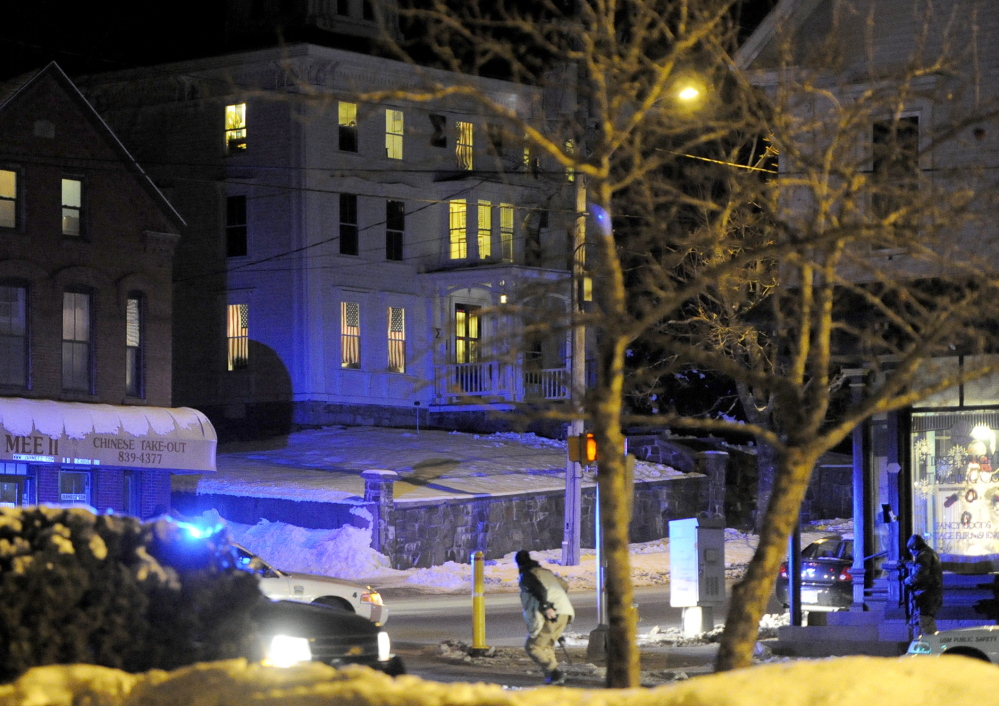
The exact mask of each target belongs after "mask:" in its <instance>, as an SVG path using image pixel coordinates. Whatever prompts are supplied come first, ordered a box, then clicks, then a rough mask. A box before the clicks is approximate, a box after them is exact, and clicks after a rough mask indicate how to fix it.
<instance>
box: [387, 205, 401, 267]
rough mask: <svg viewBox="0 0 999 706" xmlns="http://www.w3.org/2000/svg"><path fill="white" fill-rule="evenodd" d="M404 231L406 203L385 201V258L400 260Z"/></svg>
mask: <svg viewBox="0 0 999 706" xmlns="http://www.w3.org/2000/svg"><path fill="white" fill-rule="evenodd" d="M405 232H406V204H404V203H403V202H402V201H386V202H385V259H386V260H402V241H403V235H404V234H405Z"/></svg>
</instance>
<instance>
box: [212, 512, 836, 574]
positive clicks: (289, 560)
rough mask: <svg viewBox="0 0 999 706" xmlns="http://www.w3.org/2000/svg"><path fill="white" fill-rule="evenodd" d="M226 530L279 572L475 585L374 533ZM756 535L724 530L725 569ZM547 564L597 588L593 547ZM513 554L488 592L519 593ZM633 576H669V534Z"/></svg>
mask: <svg viewBox="0 0 999 706" xmlns="http://www.w3.org/2000/svg"><path fill="white" fill-rule="evenodd" d="M205 521H206V522H209V523H214V522H216V521H218V514H217V513H215V514H212V513H206V515H205ZM226 525H227V527H228V530H229V535H230V537H231V538H232V540H233V541H234V542H236V543H237V544H241V545H243V546H244V547H246V548H247V549H249V550H250V551H251V552H253V553H254V554H257V555H259V556H260V557H262V558H263V559H264V560H265V561H267V562H269V563H270V564H273V565H274V566H275V567H277V568H278V569H283V570H285V571H293V572H299V573H305V574H319V575H322V576H332V577H334V578H342V579H349V580H352V581H356V582H358V583H366V584H370V585H373V586H375V587H376V588H381V589H385V588H400V587H404V588H408V589H411V590H416V591H421V592H428V593H448V592H454V593H460V592H466V591H468V590H470V588H471V585H472V567H471V564H459V563H457V562H454V561H449V562H447V563H445V564H441V565H439V566H432V567H429V568H420V569H407V570H405V571H399V570H395V569H391V568H389V560H388V557H386V556H385V555H384V554H380V553H378V552H376V551H375V550H374V549H372V548H371V532H370V530H362V529H358V528H356V527H342V528H340V529H336V530H310V529H304V528H302V527H296V526H294V525H289V524H286V523H284V522H268V521H267V520H261V521H260V522H259V523H258V524H256V525H242V524H239V523H236V522H226ZM852 530H853V527H852V523H851V521H850V520H843V519H832V520H823V521H821V522H819V523H816V524H814V525H808V526H806V527H804V528H803V532H802V539H801V541H802V546H806V545H807V544H808V543H810V542H814V541H815V540H816V539H818V538H819V537H822V536H825V535H828V534H832V533H845V532H851V531H852ZM758 541H759V537H757V536H756V535H755V534H747V533H745V532H741V531H739V530H736V529H731V528H729V529H726V530H725V574H726V576H727V577H728V578H729V579H738V578H741V577H742V575H743V574H744V573H745V571H746V565H747V564H748V563H749V561H750V559H752V557H753V552H755V551H756V545H757V543H758ZM531 555H532V556H533V557H534V558H535V559H536V560H537V561H538V562H540V563H541V564H542V565H543V566H547V567H548V568H550V569H551V570H552V571H554V572H555V573H557V574H558V575H559V576H561V577H562V578H564V579H565V580H566V581H567V582H568V583H569V587H570V589H571V590H573V591H585V590H592V589H595V587H596V558H597V557H596V552H595V551H594V550H593V549H582V550H581V551H580V562H579V564H578V565H577V566H562V550H561V549H546V550H542V551H534V552H531ZM513 557H514V552H510V553H509V554H507V555H506V556H504V557H502V558H500V559H489V560H487V561H486V563H485V567H484V571H483V574H484V577H485V583H486V587H487V590H489V591H493V592H507V591H510V592H513V591H517V590H518V587H517V579H518V573H517V564H516V562H515V561H514V559H513ZM631 578H632V583H633V584H634V585H635V586H659V585H662V584H665V583H667V582H668V581H669V538H665V539H657V540H653V541H651V542H642V543H636V544H632V545H631Z"/></svg>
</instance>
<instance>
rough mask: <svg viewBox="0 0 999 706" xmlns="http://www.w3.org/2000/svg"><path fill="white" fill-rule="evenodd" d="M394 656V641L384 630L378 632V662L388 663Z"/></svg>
mask: <svg viewBox="0 0 999 706" xmlns="http://www.w3.org/2000/svg"><path fill="white" fill-rule="evenodd" d="M391 656H392V641H391V640H390V639H389V636H388V633H387V632H385V631H384V630H380V631H379V632H378V661H379V662H387V661H388V660H389V658H390V657H391Z"/></svg>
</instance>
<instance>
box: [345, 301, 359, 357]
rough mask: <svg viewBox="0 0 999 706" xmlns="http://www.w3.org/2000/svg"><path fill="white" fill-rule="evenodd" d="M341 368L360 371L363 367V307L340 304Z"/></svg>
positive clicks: (352, 303)
mask: <svg viewBox="0 0 999 706" xmlns="http://www.w3.org/2000/svg"><path fill="white" fill-rule="evenodd" d="M340 367H341V368H346V369H348V370H359V369H360V367H361V305H360V304H359V303H358V302H341V303H340Z"/></svg>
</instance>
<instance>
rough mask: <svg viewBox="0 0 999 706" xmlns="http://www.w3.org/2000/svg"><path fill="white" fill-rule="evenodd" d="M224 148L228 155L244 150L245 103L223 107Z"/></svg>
mask: <svg viewBox="0 0 999 706" xmlns="http://www.w3.org/2000/svg"><path fill="white" fill-rule="evenodd" d="M225 146H226V151H227V152H228V153H229V154H238V153H240V152H244V151H245V150H246V103H237V104H236V105H227V106H226V107H225Z"/></svg>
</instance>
